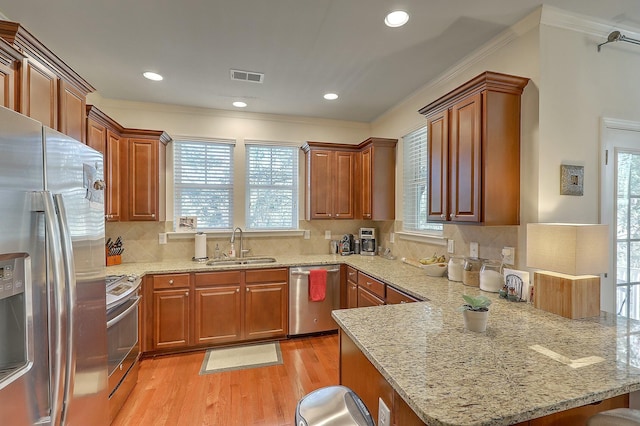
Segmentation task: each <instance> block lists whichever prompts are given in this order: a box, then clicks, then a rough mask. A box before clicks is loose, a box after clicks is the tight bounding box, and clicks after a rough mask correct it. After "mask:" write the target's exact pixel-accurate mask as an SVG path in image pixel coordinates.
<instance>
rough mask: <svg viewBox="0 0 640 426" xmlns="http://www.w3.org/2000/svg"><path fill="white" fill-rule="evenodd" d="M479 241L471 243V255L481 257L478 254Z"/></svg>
mask: <svg viewBox="0 0 640 426" xmlns="http://www.w3.org/2000/svg"><path fill="white" fill-rule="evenodd" d="M478 251H479V250H478V243H476V242H473V243H469V257H475V258H477V257H479V256H478Z"/></svg>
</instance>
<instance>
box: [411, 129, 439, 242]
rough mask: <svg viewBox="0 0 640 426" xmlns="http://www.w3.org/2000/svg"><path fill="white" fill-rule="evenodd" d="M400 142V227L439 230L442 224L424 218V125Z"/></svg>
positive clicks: (425, 191)
mask: <svg viewBox="0 0 640 426" xmlns="http://www.w3.org/2000/svg"><path fill="white" fill-rule="evenodd" d="M402 144H403V148H402V151H403V160H404V166H403V167H404V170H403V177H402V179H403V183H404V197H403V200H402V201H403V212H404V213H403V214H404V217H403V230H405V231H409V232H424V233H433V232H441V231H442V224H439V223H429V222H427V199H428V197H427V195H428V193H427V191H428V187H427V176H428V173H427V168H428V164H429V163H428V161H427V128H426V127H422V128H420V129H418V130H416V131H414V132H411V133H409V134H408V135H406V136H405V137H403V138H402Z"/></svg>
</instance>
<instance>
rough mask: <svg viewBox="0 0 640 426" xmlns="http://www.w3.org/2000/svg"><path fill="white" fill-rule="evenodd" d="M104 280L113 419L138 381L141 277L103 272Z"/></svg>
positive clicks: (110, 413) (110, 401)
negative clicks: (105, 286) (104, 273)
mask: <svg viewBox="0 0 640 426" xmlns="http://www.w3.org/2000/svg"><path fill="white" fill-rule="evenodd" d="M105 281H106V285H107V289H106V291H107V354H108V368H109V418H110V420H111V421H113V419H114V418H115V417H116V415H117V414H118V411H120V409H121V408H122V405H123V404H124V402H125V401H126V399H127V397H128V396H129V393H131V390H132V389H133V387H134V386H135V384H136V382H137V381H138V357H139V355H140V344H139V339H138V305H139V304H140V300H141V296H140V295H139V290H140V285H141V283H142V279H141V278H139V277H136V276H132V275H107V276H106V277H105Z"/></svg>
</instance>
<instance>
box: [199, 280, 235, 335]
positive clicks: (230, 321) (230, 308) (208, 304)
mask: <svg viewBox="0 0 640 426" xmlns="http://www.w3.org/2000/svg"><path fill="white" fill-rule="evenodd" d="M195 285H196V289H195V299H196V300H195V344H196V345H199V344H215V343H228V342H236V341H239V340H241V339H242V294H241V293H240V288H241V286H242V275H241V273H240V271H231V272H210V273H209V272H207V273H200V274H195Z"/></svg>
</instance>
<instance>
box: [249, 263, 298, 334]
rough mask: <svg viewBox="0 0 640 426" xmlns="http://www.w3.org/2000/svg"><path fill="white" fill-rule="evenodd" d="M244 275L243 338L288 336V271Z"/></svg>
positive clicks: (251, 272)
mask: <svg viewBox="0 0 640 426" xmlns="http://www.w3.org/2000/svg"><path fill="white" fill-rule="evenodd" d="M245 274H246V275H245V305H244V339H246V340H254V339H269V338H275V337H285V336H286V335H287V331H288V324H289V321H288V319H289V303H288V301H289V292H288V289H289V271H288V269H287V268H279V269H269V270H262V271H247V272H246V273H245Z"/></svg>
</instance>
